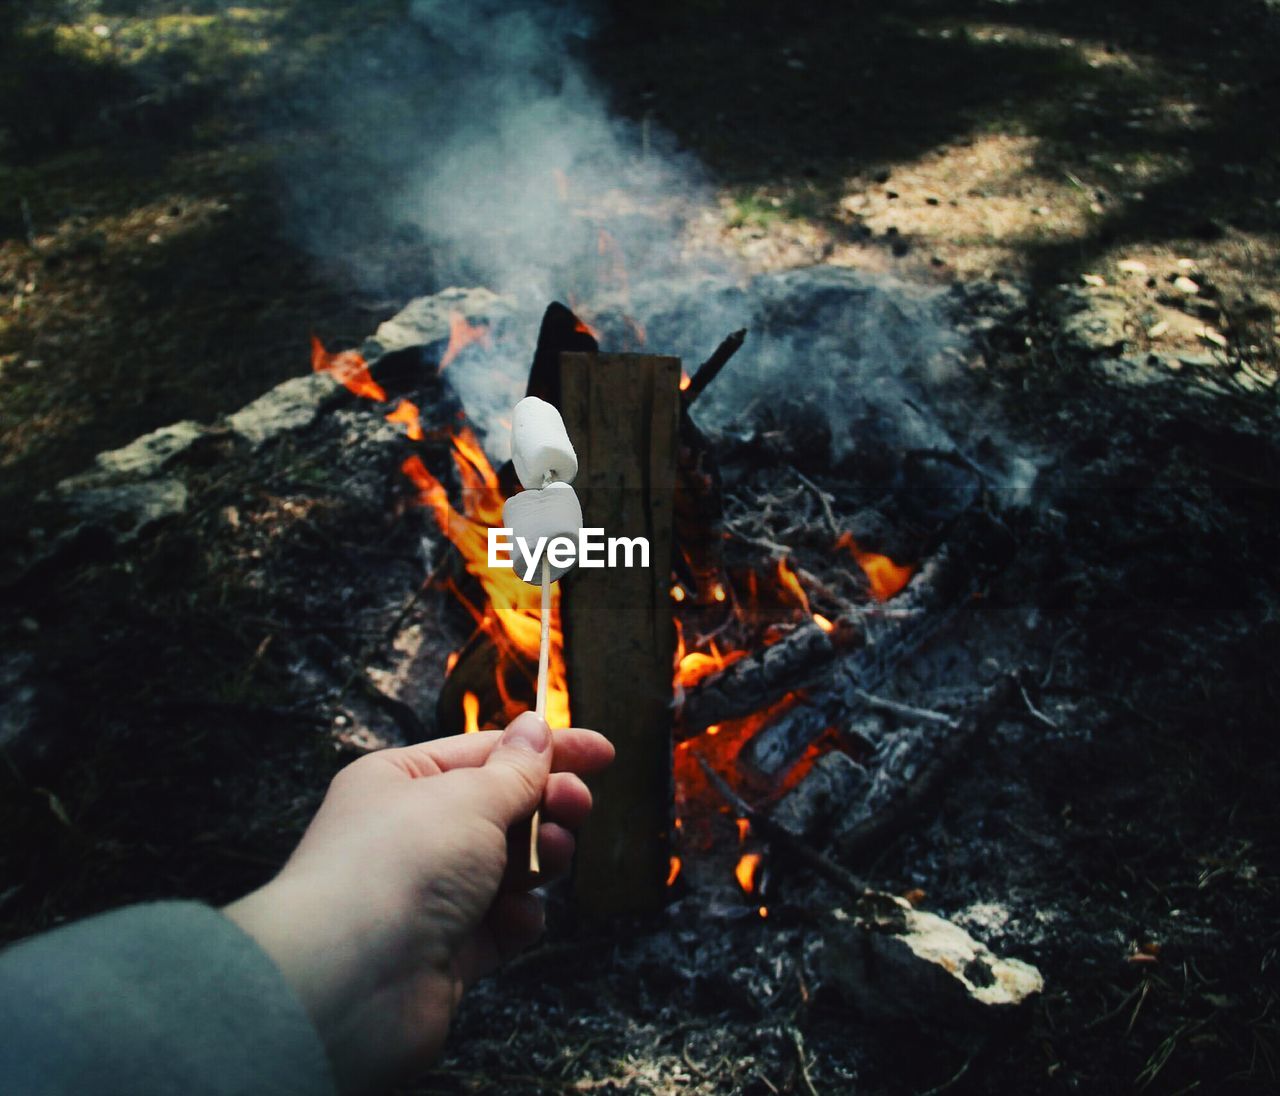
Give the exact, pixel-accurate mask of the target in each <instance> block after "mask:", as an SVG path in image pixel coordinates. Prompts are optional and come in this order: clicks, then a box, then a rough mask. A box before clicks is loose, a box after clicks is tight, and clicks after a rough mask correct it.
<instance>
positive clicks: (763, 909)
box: [756, 906, 769, 919]
mask: <svg viewBox="0 0 1280 1096" xmlns="http://www.w3.org/2000/svg"><path fill="white" fill-rule="evenodd" d="M756 913H758V914H759V915H760V917H761V919H764V918H766V917H768V916H769V907H768V906H761V907H760V908H759V909H758V910H756Z"/></svg>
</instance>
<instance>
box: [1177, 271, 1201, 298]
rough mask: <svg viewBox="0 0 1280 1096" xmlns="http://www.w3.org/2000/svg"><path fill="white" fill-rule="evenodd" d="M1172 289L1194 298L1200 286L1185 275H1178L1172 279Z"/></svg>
mask: <svg viewBox="0 0 1280 1096" xmlns="http://www.w3.org/2000/svg"><path fill="white" fill-rule="evenodd" d="M1173 288H1174V289H1176V290H1177V291H1178V292H1179V293H1185V294H1187V296H1189V297H1194V296H1195V295H1196V294H1197V293H1199V292H1200V286H1199V285H1197V284H1196V283H1195V282H1193V281H1192V280H1191V279H1190V278H1188V277H1187V276H1186V275H1185V274H1179V275H1178V277H1176V278H1174V279H1173Z"/></svg>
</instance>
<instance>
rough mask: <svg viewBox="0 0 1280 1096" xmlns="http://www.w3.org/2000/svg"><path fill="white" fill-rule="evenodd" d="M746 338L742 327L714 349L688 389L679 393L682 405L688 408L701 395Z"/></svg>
mask: <svg viewBox="0 0 1280 1096" xmlns="http://www.w3.org/2000/svg"><path fill="white" fill-rule="evenodd" d="M746 337H747V329H746V328H745V327H744V328H743V329H742V330H741V331H735V332H734V333H733V334H732V335H730V336H728V337H727V338H726V339H725V340H724V342H722V343H721V344H720V345H719V346H717V347H716V348H715V351H714V352H713V353H712V355H711V357H709V358H708V359H707V360H706V361H705V362H703V363H702V364H701V365H700V366H698V368H697V369H696V370H695V371H694V374H693V378H692V380H690V381H689V387H688V388H686V389H685V390H684V392H682V393H681V395H682V396H684V405H685V407H686V408H687V407H689V406H690V405H691V404H692V403H693V401H694V400H696V399H697V398H698V397H699V396H700V395H701V394H702V390H703V389H704V388H706V387H707V385H709V384H710V383H711V382H712V381H713V380H715V379H716V376H717V375H718V374H719V372H720V370H722V369H723V368H724V367H725V366H726V365H727V364H728V363H729V359H730V358H732V357H733V356H734V355H735V354H736V353H737V352H738V350H739V348H740V347H741V346H742V343H743V340H744V339H745V338H746Z"/></svg>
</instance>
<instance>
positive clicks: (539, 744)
mask: <svg viewBox="0 0 1280 1096" xmlns="http://www.w3.org/2000/svg"><path fill="white" fill-rule="evenodd" d="M500 744H501V745H503V746H519V747H521V748H522V749H525V750H531V751H533V752H534V753H542V751H543V750H545V749H546V748H547V747H548V746H550V745H551V730H550V728H549V727H548V726H547V721H546V720H545V719H542V718H541V717H540V716H537V715H535V714H534V713H533V712H522V713H521V714H520V715H518V716H516V718H515V719H514V720H512V722H511V725H510V726H509V727H508V728H507V729H506V730H505V731H503V733H502V742H501V743H500Z"/></svg>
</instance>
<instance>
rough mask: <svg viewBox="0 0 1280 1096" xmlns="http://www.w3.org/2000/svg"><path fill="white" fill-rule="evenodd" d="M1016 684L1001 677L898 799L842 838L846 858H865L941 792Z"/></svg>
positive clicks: (1013, 680)
mask: <svg viewBox="0 0 1280 1096" xmlns="http://www.w3.org/2000/svg"><path fill="white" fill-rule="evenodd" d="M1016 684H1017V678H1016V677H1015V676H1014V675H1013V674H1007V675H1006V676H1005V677H1003V678H1001V680H1000V681H999V682H997V683H996V685H995V686H993V687H992V689H991V690H990V691H989V692H988V693H987V695H986V697H985V698H984V699H983V700H982V701H981V702H980V703H978V704H977V705H975V706H974V708H973V709H971V710H970V711H969V712H968V713H966V715H965V716H964V718H962V719H961V720H960V725H959V726H958V727H957V728H956V729H955V730H954V731H952V732H951V734H949V735H948V736H947V738H946V739H945V740H944V741H943V742H942V744H941V745H940V746H939V748H938V751H937V753H935V754H934V756H933V758H932V759H931V760H930V761H929V763H928V764H926V765H925V766H924V767H923V768H922V769H921V770H920V773H919V775H918V776H917V777H916V778H915V779H914V780H913V781H912V782H911V783H910V784H909V785H908V786H907V789H906V791H904V792H903V793H902V796H901V797H900V798H899V799H898V801H897V802H896V803H894V804H893V805H892V806H890V807H889V808H887V809H886V810H883V811H881V812H880V813H879V814H877V815H875V816H874V817H872V818H869V819H867V820H866V821H865V822H862V823H861V824H859V825H857V826H855V827H854V828H853V829H852V830H851V831H850V832H849V833H848V834H846V835H845V836H844V838H842V839H841V842H840V851H841V852H842V854H843V855H844V856H845V857H846V858H847V859H849V860H856V859H858V858H860V857H864V856H866V855H867V854H868V853H870V852H872V851H874V850H876V849H879V848H880V847H882V846H883V845H885V844H887V843H888V842H889V841H891V840H893V839H894V838H895V837H897V836H898V835H899V834H900V833H902V832H903V831H904V830H905V829H906V828H907V827H908V826H909V825H910V824H911V823H913V822H914V821H915V820H916V819H917V818H918V817H919V816H920V815H921V814H923V813H924V811H925V809H926V808H928V807H929V806H930V805H931V804H932V803H934V802H935V801H936V800H937V799H938V798H939V797H940V796H941V795H942V792H943V790H944V788H945V787H946V784H947V781H948V779H949V778H950V776H951V772H952V770H953V769H954V768H955V766H956V764H957V763H958V762H959V760H960V758H961V757H963V756H964V754H965V753H966V752H967V751H968V750H969V749H970V747H971V746H974V745H975V744H976V743H977V741H978V740H979V739H980V738H982V737H984V736H985V735H986V734H987V733H988V732H989V731H990V729H991V726H992V724H993V723H994V722H995V719H996V717H997V716H998V715H999V714H1000V712H1001V711H1002V710H1003V709H1004V707H1005V706H1006V705H1007V704H1008V702H1009V698H1010V697H1011V696H1012V695H1013V689H1014V686H1015V685H1016Z"/></svg>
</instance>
